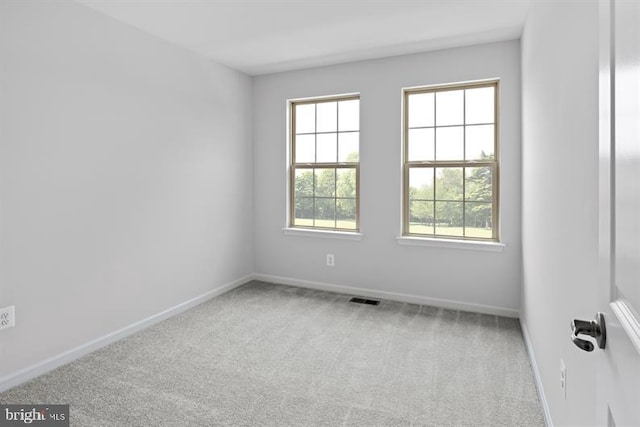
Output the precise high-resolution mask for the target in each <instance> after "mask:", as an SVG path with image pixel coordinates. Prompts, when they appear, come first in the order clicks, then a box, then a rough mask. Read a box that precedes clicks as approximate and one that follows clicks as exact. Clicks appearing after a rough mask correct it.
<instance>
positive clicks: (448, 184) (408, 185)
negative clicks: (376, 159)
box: [403, 80, 499, 241]
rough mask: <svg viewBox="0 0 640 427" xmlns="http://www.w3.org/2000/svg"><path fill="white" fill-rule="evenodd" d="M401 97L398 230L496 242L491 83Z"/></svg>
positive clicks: (495, 127) (493, 92)
mask: <svg viewBox="0 0 640 427" xmlns="http://www.w3.org/2000/svg"><path fill="white" fill-rule="evenodd" d="M403 97H404V117H403V121H404V126H403V127H404V130H403V144H404V147H403V148H404V150H403V157H404V159H403V160H404V171H403V172H404V176H403V193H404V194H403V235H405V236H415V237H435V238H452V239H469V240H485V241H498V238H499V236H498V229H499V228H498V112H499V110H498V81H495V80H492V81H482V82H473V83H465V84H453V85H446V86H429V87H421V88H411V89H405V90H404V94H403Z"/></svg>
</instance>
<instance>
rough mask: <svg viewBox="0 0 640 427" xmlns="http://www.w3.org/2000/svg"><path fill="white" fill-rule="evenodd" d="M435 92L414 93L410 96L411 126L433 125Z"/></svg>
mask: <svg viewBox="0 0 640 427" xmlns="http://www.w3.org/2000/svg"><path fill="white" fill-rule="evenodd" d="M433 96H434V94H433V93H414V94H410V95H408V97H409V107H408V109H409V111H408V113H409V127H410V128H413V127H424V126H433V125H434V123H433V119H434V105H433Z"/></svg>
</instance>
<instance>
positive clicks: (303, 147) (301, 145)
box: [296, 135, 316, 163]
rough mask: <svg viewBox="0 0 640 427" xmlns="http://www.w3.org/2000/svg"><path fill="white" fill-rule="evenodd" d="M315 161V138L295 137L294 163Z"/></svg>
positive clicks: (310, 136)
mask: <svg viewBox="0 0 640 427" xmlns="http://www.w3.org/2000/svg"><path fill="white" fill-rule="evenodd" d="M315 161H316V136H315V135H296V163H313V162H315Z"/></svg>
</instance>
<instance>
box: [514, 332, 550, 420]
mask: <svg viewBox="0 0 640 427" xmlns="http://www.w3.org/2000/svg"><path fill="white" fill-rule="evenodd" d="M520 327H521V328H522V336H523V337H524V345H525V347H526V348H527V353H528V354H529V361H530V362H531V369H532V370H533V378H534V380H535V383H536V390H537V391H538V398H539V399H540V405H542V411H543V413H544V421H545V424H546V425H547V427H553V421H552V420H551V411H549V403H548V402H547V397H546V396H545V394H544V387H542V378H541V377H540V371H539V370H538V362H536V355H535V353H534V352H533V343H532V342H531V337H530V336H529V330H528V329H527V325H526V324H525V323H524V322H523V321H522V319H520Z"/></svg>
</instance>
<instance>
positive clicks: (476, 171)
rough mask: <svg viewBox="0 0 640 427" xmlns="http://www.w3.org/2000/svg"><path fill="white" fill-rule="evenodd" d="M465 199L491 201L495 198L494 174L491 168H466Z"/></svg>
mask: <svg viewBox="0 0 640 427" xmlns="http://www.w3.org/2000/svg"><path fill="white" fill-rule="evenodd" d="M465 180H466V181H465V186H466V187H465V193H466V194H465V200H467V201H472V202H481V201H482V202H490V201H492V200H493V174H492V172H491V168H489V167H482V168H465Z"/></svg>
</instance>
